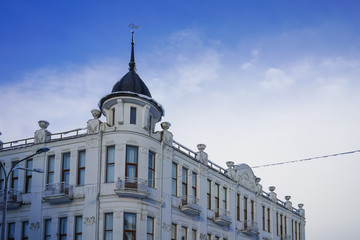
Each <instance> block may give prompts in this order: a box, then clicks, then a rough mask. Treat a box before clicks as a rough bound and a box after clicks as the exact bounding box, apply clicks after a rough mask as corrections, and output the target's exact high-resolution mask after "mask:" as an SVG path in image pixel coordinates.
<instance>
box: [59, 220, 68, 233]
mask: <svg viewBox="0 0 360 240" xmlns="http://www.w3.org/2000/svg"><path fill="white" fill-rule="evenodd" d="M66 233H67V218H60V234H66Z"/></svg>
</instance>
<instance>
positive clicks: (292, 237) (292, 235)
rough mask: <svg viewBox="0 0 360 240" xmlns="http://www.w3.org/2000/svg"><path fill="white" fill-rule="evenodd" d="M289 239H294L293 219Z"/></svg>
mask: <svg viewBox="0 0 360 240" xmlns="http://www.w3.org/2000/svg"><path fill="white" fill-rule="evenodd" d="M291 239H292V240H294V239H295V238H294V220H291Z"/></svg>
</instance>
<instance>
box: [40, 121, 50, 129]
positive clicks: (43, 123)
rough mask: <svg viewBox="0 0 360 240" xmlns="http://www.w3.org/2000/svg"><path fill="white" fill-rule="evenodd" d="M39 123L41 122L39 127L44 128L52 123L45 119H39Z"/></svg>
mask: <svg viewBox="0 0 360 240" xmlns="http://www.w3.org/2000/svg"><path fill="white" fill-rule="evenodd" d="M38 124H39V127H40V128H41V129H44V130H45V129H47V127H48V126H49V125H50V123H49V122H48V121H45V120H39V121H38Z"/></svg>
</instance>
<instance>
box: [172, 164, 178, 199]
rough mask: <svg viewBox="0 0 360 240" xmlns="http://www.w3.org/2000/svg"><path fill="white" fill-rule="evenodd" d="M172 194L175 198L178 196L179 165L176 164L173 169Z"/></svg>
mask: <svg viewBox="0 0 360 240" xmlns="http://www.w3.org/2000/svg"><path fill="white" fill-rule="evenodd" d="M171 193H172V195H173V196H177V164H176V163H174V162H173V163H172V168H171Z"/></svg>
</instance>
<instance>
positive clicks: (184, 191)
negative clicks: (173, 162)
mask: <svg viewBox="0 0 360 240" xmlns="http://www.w3.org/2000/svg"><path fill="white" fill-rule="evenodd" d="M181 179H182V181H181V186H182V187H181V195H182V196H183V197H185V196H187V195H188V170H187V169H186V168H184V167H183V168H182V174H181Z"/></svg>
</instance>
